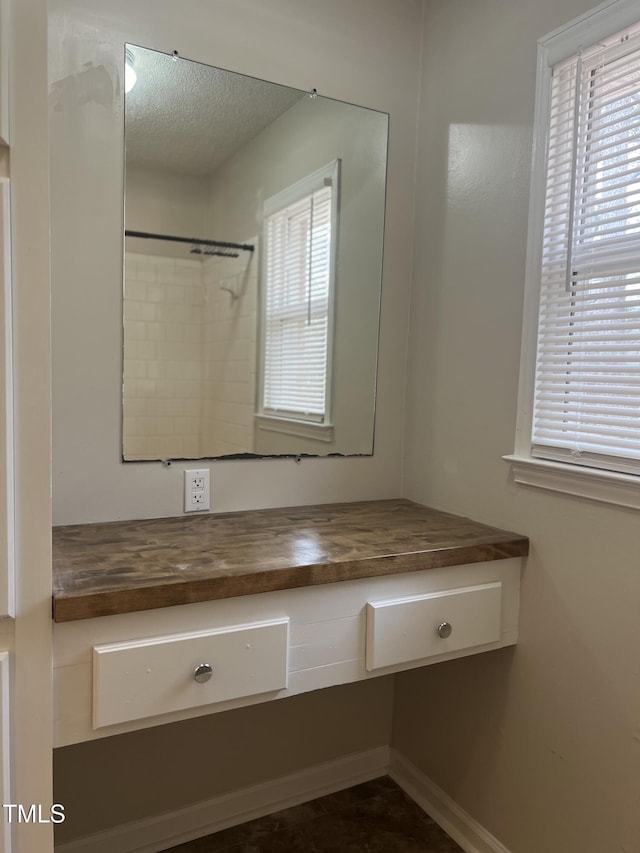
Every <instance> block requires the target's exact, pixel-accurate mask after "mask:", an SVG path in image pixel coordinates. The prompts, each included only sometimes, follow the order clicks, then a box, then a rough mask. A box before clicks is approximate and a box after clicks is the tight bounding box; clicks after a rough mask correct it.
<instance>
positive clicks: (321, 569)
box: [53, 500, 529, 622]
mask: <svg viewBox="0 0 640 853" xmlns="http://www.w3.org/2000/svg"><path fill="white" fill-rule="evenodd" d="M528 548H529V541H528V539H527V538H526V537H524V536H519V535H517V534H515V533H509V532H507V531H505V530H499V529H497V528H494V527H487V526H486V525H484V524H478V523H477V522H474V521H470V520H469V519H467V518H460V517H459V516H455V515H450V514H448V513H444V512H440V511H438V510H434V509H430V508H428V507H424V506H420V505H418V504H415V503H412V502H411V501H407V500H383V501H364V502H359V503H344V504H325V505H320V506H299V507H289V508H286V509H266V510H253V511H250V512H235V513H224V514H199V515H183V516H178V517H176V518H156V519H149V520H143V521H115V522H107V523H100V524H77V525H71V526H68V527H56V528H54V530H53V576H54V584H53V586H54V589H53V615H54V619H55V621H56V622H69V621H73V620H76V619H88V618H91V617H95V616H108V615H112V614H116V613H129V612H133V611H138V610H150V609H153V608H156V607H169V606H172V605H177V604H190V603H193V602H197V601H209V600H212V599H219V598H229V597H231V596H238V595H253V594H255V593H261V592H272V591H274V590H282V589H290V588H293V587H304V586H313V585H315V584H326V583H335V582H338V581H348V580H355V579H358V578H368V577H379V576H381V575H390V574H398V573H401V572H413V571H419V570H422V569H433V568H440V567H443V566H454V565H462V564H465V563H480V562H484V561H487V560H500V559H506V558H508V557H520V556H524V555H526V554H527V552H528Z"/></svg>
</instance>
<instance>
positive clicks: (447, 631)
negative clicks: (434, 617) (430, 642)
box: [438, 622, 453, 640]
mask: <svg viewBox="0 0 640 853" xmlns="http://www.w3.org/2000/svg"><path fill="white" fill-rule="evenodd" d="M452 631H453V628H452V627H451V624H450V623H449V622H441V623H440V624H439V625H438V636H439V637H441V638H442V639H443V640H446V639H447V637H450V636H451V632H452Z"/></svg>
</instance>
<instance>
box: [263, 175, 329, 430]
mask: <svg viewBox="0 0 640 853" xmlns="http://www.w3.org/2000/svg"><path fill="white" fill-rule="evenodd" d="M331 171H332V172H333V169H331ZM314 185H315V186H314ZM296 190H298V191H296ZM301 190H304V195H303V196H302V197H301V198H297V199H296V200H295V201H292V202H290V203H288V204H286V206H284V207H279V209H277V210H275V211H274V212H272V213H268V214H267V215H266V216H265V264H264V282H263V287H264V294H263V308H264V310H263V365H264V367H263V387H262V411H263V413H264V414H268V415H274V416H277V417H283V418H291V419H297V420H309V421H313V422H316V423H326V422H328V420H329V404H328V396H329V395H328V386H329V382H328V380H329V364H330V350H329V347H330V340H331V329H330V325H331V314H332V312H331V304H332V281H333V269H332V266H333V265H332V257H333V231H334V228H335V221H334V219H335V215H334V209H335V197H334V195H335V187H334V178H333V177H332V176H329V174H328V173H326V172H323V173H321V174H320V173H316V175H314V176H311V178H310V179H307V180H305V181H303V182H302V183H301V184H300V185H296V187H293V188H290V191H286V192H285V193H284V194H282V197H280V202H282V201H283V199H284V198H286V196H287V195H289V196H290V197H291V196H293V197H295V196H297V195H299V193H300V191H301ZM268 204H269V203H267V205H268ZM267 205H266V207H267ZM278 206H279V205H278Z"/></svg>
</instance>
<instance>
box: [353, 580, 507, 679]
mask: <svg viewBox="0 0 640 853" xmlns="http://www.w3.org/2000/svg"><path fill="white" fill-rule="evenodd" d="M501 608H502V583H501V582H495V583H487V584H482V585H480V586H467V587H462V588H461V589H455V590H445V591H442V592H433V593H429V594H427V595H415V596H409V597H407V598H396V599H389V600H387V601H376V602H369V603H368V604H367V645H366V668H367V670H369V671H371V670H374V669H379V668H380V667H385V666H394V665H397V664H401V663H408V662H409V661H416V660H420V659H422V658H428V657H432V656H434V655H440V654H446V653H448V652H456V651H459V650H461V649H467V648H471V647H473V646H482V645H485V644H487V643H494V642H497V641H498V640H499V639H500V629H501ZM440 626H443V627H442V628H441V629H440V632H439V627H440ZM446 626H450V631H449V628H448V627H446Z"/></svg>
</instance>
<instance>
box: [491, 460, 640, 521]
mask: <svg viewBox="0 0 640 853" xmlns="http://www.w3.org/2000/svg"><path fill="white" fill-rule="evenodd" d="M502 458H503V459H504V460H505V462H509V463H510V464H511V470H512V471H513V479H514V480H515V481H516V483H523V484H524V485H527V486H537V487H538V488H541V489H550V490H551V491H553V492H564V493H565V494H568V495H576V496H577V497H581V498H589V499H591V500H596V501H602V502H603V503H608V504H617V505H618V506H626V507H631V508H632V509H640V478H639V477H636V476H634V475H633V474H617V473H614V472H612V471H603V470H600V469H597V468H577V467H576V466H574V465H568V464H566V463H563V462H551V461H549V460H546V459H534V458H532V457H530V456H517V455H515V454H513V455H511V456H503V457H502Z"/></svg>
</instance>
